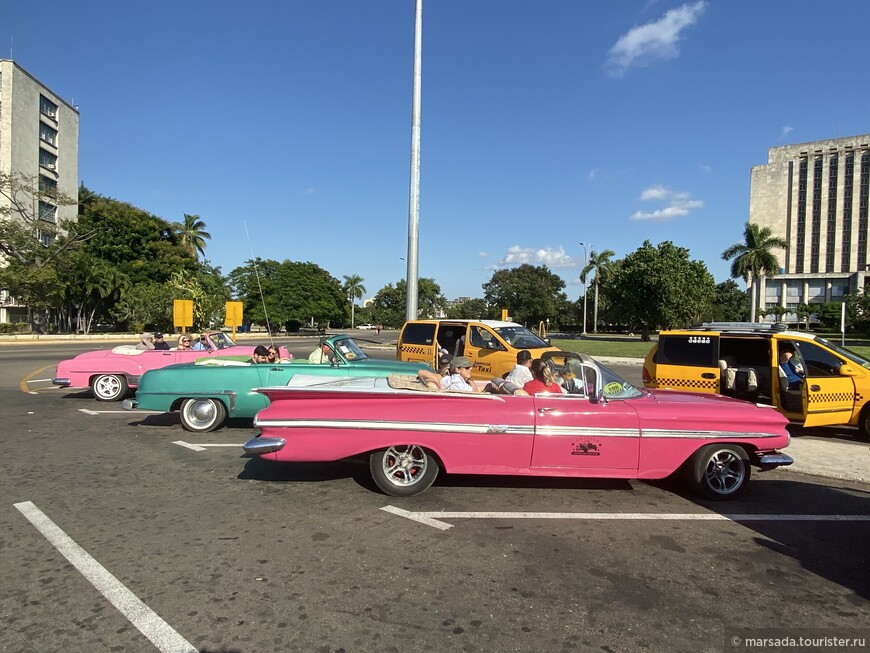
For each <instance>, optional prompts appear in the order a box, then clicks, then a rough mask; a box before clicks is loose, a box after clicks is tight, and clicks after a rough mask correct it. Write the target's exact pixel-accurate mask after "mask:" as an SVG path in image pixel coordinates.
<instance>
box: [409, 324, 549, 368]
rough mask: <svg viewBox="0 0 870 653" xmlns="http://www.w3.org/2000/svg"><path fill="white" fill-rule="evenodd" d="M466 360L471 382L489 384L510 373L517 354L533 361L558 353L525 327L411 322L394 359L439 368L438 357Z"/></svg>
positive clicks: (516, 325) (515, 325)
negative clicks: (547, 353) (442, 352)
mask: <svg viewBox="0 0 870 653" xmlns="http://www.w3.org/2000/svg"><path fill="white" fill-rule="evenodd" d="M442 349H443V350H446V351H447V353H448V354H449V355H451V356H465V357H466V358H467V359H468V360H470V361H471V362H472V364H473V367H472V369H471V375H472V377H473V378H476V379H481V380H489V379H492V378H494V377H500V376H503V375H504V374H506V373H507V372H510V371H511V370H512V369H513V368H514V366H515V365H516V364H517V353H518V352H520V351H522V350H523V349H527V350H528V351H529V352H530V353H531V354H532V358H540V357H541V354H543V353H544V352H545V351H559V348H558V347H552V346H551V345H550V343H548V342H547V341H546V340H544V339H543V338H540V337H539V336H537V335H535V334H534V333H533V332H532V331H529V330H528V329H527V328H526V327H524V326H522V325H520V324H516V323H514V322H502V321H499V320H411V321H409V322H406V323H405V326H403V327H402V332H401V333H400V334H399V342H398V345H397V348H396V357H397V358H398V359H399V360H402V361H411V362H417V363H426V364H428V365H431V366H432V367H433V368H434V369H436V370H437V369H438V368H439V361H438V353H439V351H440V350H442Z"/></svg>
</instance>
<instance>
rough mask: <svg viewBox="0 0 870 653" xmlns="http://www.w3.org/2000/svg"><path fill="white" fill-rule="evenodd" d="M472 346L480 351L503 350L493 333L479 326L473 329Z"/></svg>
mask: <svg viewBox="0 0 870 653" xmlns="http://www.w3.org/2000/svg"><path fill="white" fill-rule="evenodd" d="M471 346H472V347H477V348H479V349H503V347H502V346H501V343H499V341H498V338H496V337H495V334H493V333H492V331H489V330H488V329H484V328H483V327H478V326H476V327H472V328H471Z"/></svg>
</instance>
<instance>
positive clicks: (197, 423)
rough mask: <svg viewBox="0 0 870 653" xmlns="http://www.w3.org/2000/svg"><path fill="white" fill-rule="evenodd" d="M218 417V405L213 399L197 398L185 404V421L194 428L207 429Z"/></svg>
mask: <svg viewBox="0 0 870 653" xmlns="http://www.w3.org/2000/svg"><path fill="white" fill-rule="evenodd" d="M216 417H217V406H215V405H214V402H213V401H212V400H211V399H196V400H194V401H188V402H187V403H186V404H185V405H184V421H185V422H187V425H188V426H189V427H190V428H191V429H194V430H197V431H199V430H202V429H206V428H208V427H209V426H211V425H212V424H214V421H215V419H216Z"/></svg>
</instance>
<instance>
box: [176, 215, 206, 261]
mask: <svg viewBox="0 0 870 653" xmlns="http://www.w3.org/2000/svg"><path fill="white" fill-rule="evenodd" d="M205 227H206V224H205V222H203V221H202V220H200V219H199V216H198V215H189V214H187V213H185V214H184V219H183V221H182V222H173V223H172V229H173V231H174V232H175V235H176V236H178V240H179V242H180V243H181V245H182V247H184V248H185V249H186V250H187V251H188V252H189V253H190V255H191V256H192V257H194V258H196V259H198V258H199V257H200V256H205V248H206V242H205V241H206V240H211V234H210V233H208V232H207V231H206V230H205Z"/></svg>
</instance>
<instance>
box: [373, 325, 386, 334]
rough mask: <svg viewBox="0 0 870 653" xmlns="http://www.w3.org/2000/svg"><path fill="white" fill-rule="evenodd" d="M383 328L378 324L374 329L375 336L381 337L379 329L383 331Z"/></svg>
mask: <svg viewBox="0 0 870 653" xmlns="http://www.w3.org/2000/svg"><path fill="white" fill-rule="evenodd" d="M383 328H384V327H382V326H381V325H380V324H379V325H377V326H376V327H375V334H376V335H381V329H383Z"/></svg>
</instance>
